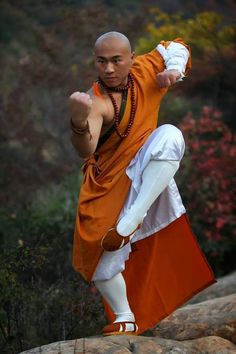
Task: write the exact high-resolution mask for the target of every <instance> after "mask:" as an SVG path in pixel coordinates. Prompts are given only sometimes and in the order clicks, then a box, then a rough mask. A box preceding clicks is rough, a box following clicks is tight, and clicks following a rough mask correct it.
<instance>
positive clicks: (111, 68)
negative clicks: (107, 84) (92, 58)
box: [105, 63, 114, 74]
mask: <svg viewBox="0 0 236 354" xmlns="http://www.w3.org/2000/svg"><path fill="white" fill-rule="evenodd" d="M113 72H114V66H113V63H107V65H106V68H105V73H106V74H111V73H113Z"/></svg>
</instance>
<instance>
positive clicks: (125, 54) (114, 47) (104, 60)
mask: <svg viewBox="0 0 236 354" xmlns="http://www.w3.org/2000/svg"><path fill="white" fill-rule="evenodd" d="M133 57H134V53H132V52H131V51H130V48H129V47H128V46H127V45H126V44H125V43H124V42H123V41H121V40H119V39H117V38H112V39H111V38H110V39H106V40H104V41H102V43H99V45H98V46H97V47H96V48H95V50H94V59H95V66H96V69H97V72H98V76H99V77H100V78H101V79H102V81H103V82H104V83H105V84H106V85H107V86H109V87H119V86H124V85H126V83H127V77H128V73H129V70H130V67H131V65H132V63H133Z"/></svg>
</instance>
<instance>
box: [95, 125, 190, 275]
mask: <svg viewBox="0 0 236 354" xmlns="http://www.w3.org/2000/svg"><path fill="white" fill-rule="evenodd" d="M184 149H185V144H184V139H183V135H182V133H181V131H180V130H179V129H177V128H176V127H175V126H173V125H171V124H164V125H162V126H160V127H158V128H157V129H156V130H155V131H154V132H153V133H152V134H151V135H150V136H149V138H148V139H147V141H146V142H145V144H144V145H143V146H142V147H141V148H140V149H139V151H138V152H137V154H136V155H135V157H134V158H133V160H132V161H131V162H130V164H129V166H128V167H127V169H126V174H127V176H128V177H129V178H130V179H131V181H132V183H131V187H130V191H129V194H128V197H127V200H126V202H125V205H124V207H123V209H122V211H121V213H120V216H119V219H120V218H121V217H122V216H123V215H124V214H125V213H126V211H127V210H128V209H129V208H130V206H131V205H132V204H133V203H134V201H135V199H136V197H137V195H138V193H139V190H140V186H141V183H142V173H143V170H144V169H145V167H146V166H147V164H148V163H149V161H150V160H167V161H168V160H169V161H171V160H172V161H180V160H181V159H182V157H183V154H184ZM185 212H186V211H185V208H184V206H183V204H182V200H181V197H180V194H179V191H178V188H177V186H176V183H175V181H174V179H172V180H171V182H170V183H169V185H168V187H167V188H166V189H165V190H164V191H163V192H162V193H161V195H160V196H159V197H158V198H157V199H156V201H155V202H154V203H153V205H152V206H151V208H150V209H149V211H148V213H147V215H146V217H145V218H144V220H143V224H142V227H141V228H140V229H139V230H138V231H137V232H136V233H135V236H134V237H133V238H132V242H136V241H138V240H141V239H143V238H145V237H148V236H150V235H152V234H154V233H155V232H157V231H160V230H161V229H163V228H164V227H166V226H167V225H169V224H170V223H171V222H173V221H174V220H176V219H177V218H179V217H180V216H181V215H182V214H184V213H185ZM130 251H131V246H130V244H129V243H128V244H127V245H126V246H125V247H123V248H121V249H120V250H117V251H115V252H104V253H103V254H102V257H101V258H100V261H99V263H98V266H97V268H96V271H95V273H94V275H93V278H92V280H93V281H95V280H106V279H110V278H112V277H113V276H114V275H116V274H117V273H120V272H122V271H123V270H124V269H125V261H126V260H127V259H128V258H129V253H130Z"/></svg>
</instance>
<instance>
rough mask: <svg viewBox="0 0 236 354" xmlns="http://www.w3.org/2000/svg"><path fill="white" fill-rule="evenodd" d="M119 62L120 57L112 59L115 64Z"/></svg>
mask: <svg viewBox="0 0 236 354" xmlns="http://www.w3.org/2000/svg"><path fill="white" fill-rule="evenodd" d="M120 62H121V59H114V60H113V63H115V64H117V63H120Z"/></svg>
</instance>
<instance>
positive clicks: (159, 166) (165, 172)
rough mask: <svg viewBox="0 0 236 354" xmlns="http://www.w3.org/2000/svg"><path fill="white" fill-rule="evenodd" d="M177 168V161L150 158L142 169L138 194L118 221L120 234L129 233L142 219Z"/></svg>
mask: <svg viewBox="0 0 236 354" xmlns="http://www.w3.org/2000/svg"><path fill="white" fill-rule="evenodd" d="M178 168H179V161H170V160H165V161H163V160H151V161H150V162H149V163H148V165H147V166H146V168H145V169H144V171H143V175H142V184H141V188H140V191H139V194H138V196H137V198H136V200H135V202H134V204H133V205H132V206H131V208H130V209H129V210H128V212H127V213H126V214H125V216H124V217H123V218H122V219H121V220H120V221H119V222H118V225H117V231H118V233H119V234H120V235H122V236H128V235H130V234H131V233H132V232H133V231H134V230H135V229H136V228H137V227H138V225H139V224H140V223H141V222H142V221H143V219H144V217H145V215H146V213H147V211H148V209H149V208H150V207H151V205H152V204H153V202H154V201H155V200H156V199H157V197H158V196H159V195H160V194H161V193H162V192H163V190H164V189H165V188H166V187H167V186H168V184H169V183H170V181H171V179H172V178H173V177H174V175H175V173H176V171H177V170H178Z"/></svg>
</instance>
